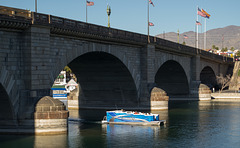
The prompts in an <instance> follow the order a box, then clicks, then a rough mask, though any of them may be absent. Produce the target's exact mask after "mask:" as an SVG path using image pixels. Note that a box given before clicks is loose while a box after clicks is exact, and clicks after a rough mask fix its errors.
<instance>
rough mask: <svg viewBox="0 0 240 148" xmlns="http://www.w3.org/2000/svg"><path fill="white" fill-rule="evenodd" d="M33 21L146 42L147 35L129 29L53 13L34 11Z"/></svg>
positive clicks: (114, 37)
mask: <svg viewBox="0 0 240 148" xmlns="http://www.w3.org/2000/svg"><path fill="white" fill-rule="evenodd" d="M32 16H33V23H34V24H42V25H50V26H51V27H55V28H62V29H69V30H72V31H78V32H80V33H86V34H93V35H97V36H102V37H109V38H113V39H123V40H128V41H135V42H139V43H146V42H147V37H146V35H142V34H138V33H133V32H129V31H123V30H119V29H113V28H108V27H104V26H99V25H94V24H88V23H84V22H81V21H75V20H71V19H66V18H61V17H56V16H52V15H46V14H41V13H34V12H33V15H32Z"/></svg>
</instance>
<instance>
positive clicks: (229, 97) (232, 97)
mask: <svg viewBox="0 0 240 148" xmlns="http://www.w3.org/2000/svg"><path fill="white" fill-rule="evenodd" d="M211 97H212V101H240V93H238V92H236V93H219V92H217V93H212V94H211Z"/></svg>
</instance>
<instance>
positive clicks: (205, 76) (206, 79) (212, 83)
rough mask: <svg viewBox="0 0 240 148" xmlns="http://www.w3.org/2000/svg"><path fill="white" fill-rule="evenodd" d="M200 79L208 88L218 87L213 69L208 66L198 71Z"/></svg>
mask: <svg viewBox="0 0 240 148" xmlns="http://www.w3.org/2000/svg"><path fill="white" fill-rule="evenodd" d="M200 81H201V83H202V84H205V85H207V86H208V87H209V88H210V89H212V88H213V87H214V88H217V89H218V85H217V80H216V75H215V73H214V71H213V69H212V68H211V67H209V66H206V67H204V68H203V69H202V71H201V73H200Z"/></svg>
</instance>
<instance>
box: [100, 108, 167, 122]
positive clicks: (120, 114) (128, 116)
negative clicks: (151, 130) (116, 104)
mask: <svg viewBox="0 0 240 148" xmlns="http://www.w3.org/2000/svg"><path fill="white" fill-rule="evenodd" d="M106 114H107V115H106V116H105V117H104V118H103V120H102V123H107V124H131V125H157V126H160V125H164V124H165V122H166V121H165V120H159V115H158V114H152V113H141V112H135V111H124V110H115V111H107V112H106Z"/></svg>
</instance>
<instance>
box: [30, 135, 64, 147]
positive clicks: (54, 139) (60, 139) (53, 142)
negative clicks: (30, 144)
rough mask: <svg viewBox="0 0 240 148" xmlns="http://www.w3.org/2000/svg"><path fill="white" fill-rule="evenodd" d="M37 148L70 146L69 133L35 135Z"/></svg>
mask: <svg viewBox="0 0 240 148" xmlns="http://www.w3.org/2000/svg"><path fill="white" fill-rule="evenodd" d="M34 147H35V148H66V147H68V135H67V134H62V135H51V136H46V135H45V136H35V141H34Z"/></svg>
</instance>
